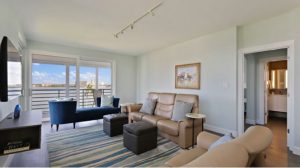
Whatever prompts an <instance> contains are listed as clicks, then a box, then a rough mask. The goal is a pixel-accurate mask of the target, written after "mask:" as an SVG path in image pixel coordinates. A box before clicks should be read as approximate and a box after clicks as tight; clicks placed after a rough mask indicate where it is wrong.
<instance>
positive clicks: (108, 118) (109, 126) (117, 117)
mask: <svg viewBox="0 0 300 168" xmlns="http://www.w3.org/2000/svg"><path fill="white" fill-rule="evenodd" d="M127 123H128V117H127V115H126V114H124V113H118V114H109V115H105V116H103V131H104V132H105V133H106V134H107V135H109V136H111V137H112V136H116V135H120V134H122V133H123V125H124V124H127Z"/></svg>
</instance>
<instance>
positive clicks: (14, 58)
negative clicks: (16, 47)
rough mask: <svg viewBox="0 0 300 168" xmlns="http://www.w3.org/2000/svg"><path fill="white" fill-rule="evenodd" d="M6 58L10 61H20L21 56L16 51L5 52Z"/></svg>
mask: <svg viewBox="0 0 300 168" xmlns="http://www.w3.org/2000/svg"><path fill="white" fill-rule="evenodd" d="M7 54H8V55H7V60H8V61H10V62H21V56H20V54H19V53H18V52H12V51H11V52H7Z"/></svg>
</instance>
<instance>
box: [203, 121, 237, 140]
mask: <svg viewBox="0 0 300 168" xmlns="http://www.w3.org/2000/svg"><path fill="white" fill-rule="evenodd" d="M204 129H205V130H209V131H213V132H216V133H219V134H229V133H231V134H232V135H233V136H234V137H237V132H236V131H235V130H229V129H224V128H221V127H217V126H215V125H210V124H204Z"/></svg>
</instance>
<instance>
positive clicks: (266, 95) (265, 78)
mask: <svg viewBox="0 0 300 168" xmlns="http://www.w3.org/2000/svg"><path fill="white" fill-rule="evenodd" d="M264 69H265V72H264V74H265V75H264V93H265V96H264V97H265V98H264V101H265V103H264V114H265V116H264V117H265V124H267V123H268V117H269V110H268V97H269V65H268V64H265V68H264Z"/></svg>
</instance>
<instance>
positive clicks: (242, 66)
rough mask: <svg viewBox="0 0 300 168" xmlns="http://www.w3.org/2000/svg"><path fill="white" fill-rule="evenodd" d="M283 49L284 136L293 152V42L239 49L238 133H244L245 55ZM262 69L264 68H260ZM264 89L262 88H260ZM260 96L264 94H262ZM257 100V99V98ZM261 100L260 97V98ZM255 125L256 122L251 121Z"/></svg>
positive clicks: (263, 101) (263, 102) (245, 95)
mask: <svg viewBox="0 0 300 168" xmlns="http://www.w3.org/2000/svg"><path fill="white" fill-rule="evenodd" d="M280 49H285V50H286V51H287V57H286V59H287V64H288V70H287V74H288V81H287V85H288V88H289V92H288V93H287V129H286V130H285V131H286V135H287V146H288V147H289V148H290V149H291V150H292V151H293V149H294V41H286V42H280V43H274V44H269V45H264V46H257V47H252V48H245V49H241V50H240V51H239V59H238V132H239V135H241V134H242V133H243V132H244V128H245V125H244V122H245V113H244V112H245V101H247V99H245V98H246V97H248V96H249V95H247V92H245V88H246V87H247V86H246V84H245V79H246V78H247V77H246V75H245V70H246V64H245V63H246V61H248V60H247V58H246V55H247V54H254V53H260V52H266V51H274V50H280ZM262 67H263V69H264V66H262ZM262 89H264V88H262ZM260 93H261V92H260ZM262 94H265V93H264V92H262ZM257 98H259V97H258V96H257ZM260 98H261V96H260ZM262 98H263V100H262V101H259V102H261V103H262V104H265V100H264V96H263V97H262ZM258 107H261V105H258ZM263 107H264V106H263ZM264 117H265V115H264V116H263V117H260V119H263V120H262V121H259V122H260V123H263V124H264ZM252 122H253V123H255V124H256V122H257V121H256V120H254V121H252Z"/></svg>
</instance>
